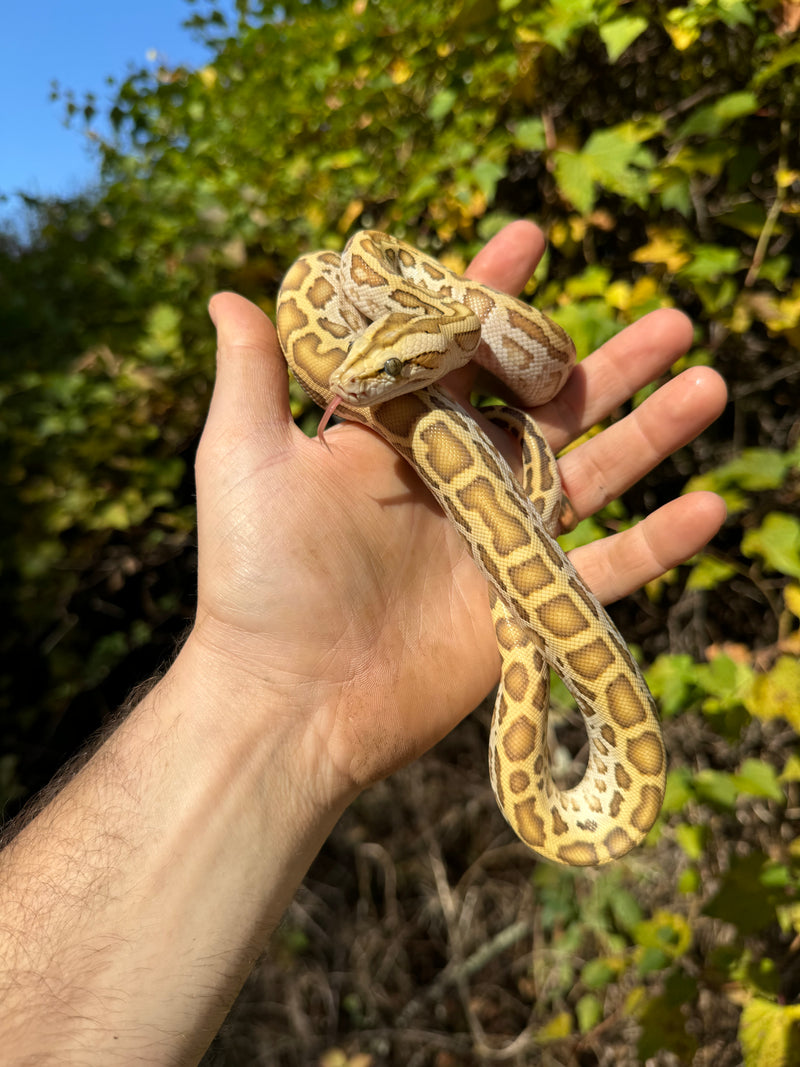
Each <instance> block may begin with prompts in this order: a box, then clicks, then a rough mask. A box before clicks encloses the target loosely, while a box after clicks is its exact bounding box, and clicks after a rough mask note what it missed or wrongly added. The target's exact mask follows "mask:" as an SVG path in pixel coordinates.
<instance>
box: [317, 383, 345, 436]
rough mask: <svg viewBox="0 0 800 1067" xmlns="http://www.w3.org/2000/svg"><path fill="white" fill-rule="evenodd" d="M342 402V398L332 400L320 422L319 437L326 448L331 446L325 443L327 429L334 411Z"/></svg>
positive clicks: (336, 397)
mask: <svg viewBox="0 0 800 1067" xmlns="http://www.w3.org/2000/svg"><path fill="white" fill-rule="evenodd" d="M341 402H342V397H340V396H335V397H334V398H333V400H331V402H330V404H328V406H327V407H326V408H325V410H324V411H323V413H322V418H321V419H320V420H319V426H318V427H317V437H318V438H319V439H320V441H321V442H322V444H323V445H326V447H329V446H328V445H327V444H326V442H325V427H326V426H327V425H328V423H329V422H330V421H331V417H332V415H333V413H334V411H335V410H336V409H337V408H338V406H339V405H340V404H341Z"/></svg>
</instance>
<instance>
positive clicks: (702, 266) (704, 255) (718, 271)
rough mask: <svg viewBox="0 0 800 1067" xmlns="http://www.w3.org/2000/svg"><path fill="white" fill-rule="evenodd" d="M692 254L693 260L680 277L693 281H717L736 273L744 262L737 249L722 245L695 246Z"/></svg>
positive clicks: (682, 269) (680, 273)
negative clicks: (726, 275) (723, 276)
mask: <svg viewBox="0 0 800 1067" xmlns="http://www.w3.org/2000/svg"><path fill="white" fill-rule="evenodd" d="M690 254H691V260H690V261H689V263H687V264H686V266H685V267H681V268H680V270H679V271H678V275H679V276H680V277H682V278H689V279H691V280H692V281H707V282H713V281H716V280H717V279H718V278H720V277H721V276H722V275H725V274H733V273H735V272H736V270H737V269H738V268H739V265H740V263H741V261H742V256H741V253H740V252H739V251H738V250H737V249H735V248H723V247H722V246H721V245H694V246H693V247H692V248H691V249H690Z"/></svg>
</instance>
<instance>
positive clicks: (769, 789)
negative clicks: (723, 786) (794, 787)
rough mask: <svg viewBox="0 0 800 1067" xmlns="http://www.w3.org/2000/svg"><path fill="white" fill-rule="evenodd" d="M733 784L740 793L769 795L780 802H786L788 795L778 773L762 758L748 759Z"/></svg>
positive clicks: (758, 795)
mask: <svg viewBox="0 0 800 1067" xmlns="http://www.w3.org/2000/svg"><path fill="white" fill-rule="evenodd" d="M733 784H734V785H735V786H736V788H737V789H738V790H739V792H740V793H744V794H746V795H747V796H751V797H767V798H769V799H770V800H776V801H778V803H780V804H784V803H786V797H785V795H784V792H783V790H782V789H781V787H780V784H779V782H778V774H777V771H776V770H775V768H774V767H773V766H772V765H771V764H770V763H764V762H763V761H762V760H757V759H747V760H745V761H744V763H743V764H742V766H741V768H740V770H739V771H738V773H737V774H734V776H733Z"/></svg>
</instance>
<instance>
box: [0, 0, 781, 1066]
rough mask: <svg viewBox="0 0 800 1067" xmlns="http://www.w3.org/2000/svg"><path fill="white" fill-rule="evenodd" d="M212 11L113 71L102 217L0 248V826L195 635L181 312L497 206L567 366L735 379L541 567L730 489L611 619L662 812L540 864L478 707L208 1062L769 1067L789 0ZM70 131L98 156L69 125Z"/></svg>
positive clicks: (330, 880) (361, 822)
mask: <svg viewBox="0 0 800 1067" xmlns="http://www.w3.org/2000/svg"><path fill="white" fill-rule="evenodd" d="M238 10H239V14H240V17H239V22H238V24H237V25H235V26H233V25H228V24H226V22H225V19H224V17H223V16H222V14H221V13H220V12H219V11H217V10H216V9H215V7H214V5H213V3H206V4H204V5H200V4H190V5H189V6H187V17H188V18H189V19H190V21H191V23H192V24H193V26H194V27H195V29H196V31H197V33H199V34H201V35H203V36H204V38H205V39H207V40H208V41H210V42H211V43H212V45H213V49H214V59H213V60H212V62H210V63H209V64H208V65H207V66H206V67H205V68H203V69H201V70H196V71H191V70H185V69H166V68H165V69H162V70H160V71H159V72H158V74H157V76H153V75H152V74H150V73H147V72H141V73H139V74H134V75H132V76H131V77H129V78H128V79H127V80H126V81H124V82H123V83H121V84H120V85H119V86H118V89H117V93H116V100H115V103H114V106H113V110H112V111H111V113H110V119H111V121H112V123H113V126H114V129H115V131H116V135H115V138H114V140H113V143H112V142H104V141H103V140H102V139H99V140H98V157H99V162H100V163H101V165H102V172H103V186H102V188H101V191H100V192H99V193H97V194H94V195H92V196H91V197H87V198H86V199H84V200H80V199H77V200H71V201H68V202H36V201H30V202H29V207H28V211H29V217H30V225H31V229H30V237H29V238H28V239H27V240H26V241H24V242H21V241H20V240H19V239H17V238H15V237H14V236H13V235H11V234H6V235H5V236H3V237H0V329H2V337H3V340H4V344H3V348H2V352H0V401H1V402H2V406H1V407H0V441H2V449H3V452H2V458H3V462H2V464H1V465H0V479H2V481H1V482H0V509H1V510H0V513H1V514H2V516H3V522H2V527H0V568H2V569H0V608H1V609H2V611H3V615H4V618H5V626H4V629H3V633H2V637H1V638H0V641H2V646H1V651H2V660H3V663H4V665H5V666H4V667H3V670H2V674H1V675H0V702H1V703H0V730H1V731H2V756H0V793H2V796H3V799H4V801H5V803H6V806H7V809H8V810H9V811H10V810H13V809H14V807H15V805H17V804H18V803H19V802H20V801H21V800H22V799H23V798H24V797H25V796H26V795H28V794H29V793H30V792H31V791H32V790H35V789H36V788H37V787H39V786H40V785H41V784H42V783H43V782H44V781H45V780H46V779H47V778H49V777H50V775H51V774H52V772H53V771H54V769H55V768H56V767H57V766H58V765H59V764H60V763H61V762H62V761H63V760H64V758H65V757H66V756H67V755H68V754H69V753H70V752H71V751H73V750H74V749H75V748H76V747H77V746H78V745H79V744H80V743H81V741H82V739H83V738H84V737H85V736H86V734H87V733H89V732H91V731H92V730H93V729H95V728H96V727H97V726H98V725H100V724H101V723H102V722H103V721H104V719H105V718H106V716H108V715H109V714H110V713H111V712H113V710H114V709H115V708H116V707H117V706H118V705H119V703H120V702H121V701H122V700H123V699H124V698H125V696H126V694H127V692H128V691H129V689H130V687H131V686H132V685H133V684H135V683H136V682H138V681H140V680H141V679H142V678H143V677H145V676H147V675H148V674H149V673H151V672H152V671H153V670H155V669H156V668H157V667H158V665H159V664H160V663H161V662H163V660H164V659H165V658H166V657H167V656H169V655H170V653H171V651H172V649H173V648H174V645H175V642H176V640H177V639H178V638H179V636H180V634H181V633H182V632H183V631H184V630H185V627H186V626H187V625H188V622H189V621H190V619H191V617H192V612H193V605H194V584H195V558H194V545H195V533H194V507H193V482H192V458H193V448H194V444H195V442H196V440H197V437H198V434H199V431H200V428H201V426H202V422H203V417H204V412H205V409H206V406H207V403H208V398H209V391H210V388H211V383H212V376H213V336H212V331H211V329H210V325H209V323H208V320H207V317H206V312H205V305H206V301H207V299H208V297H209V296H210V294H211V293H212V292H213V291H215V290H216V289H218V288H222V287H228V288H232V289H235V290H237V291H239V292H241V293H244V294H245V295H247V296H249V297H250V298H251V299H253V300H255V301H256V302H257V303H259V304H260V305H261V306H262V307H263V308H264V309H265V310H266V311H267V312H269V313H271V312H272V311H273V309H274V299H275V295H276V291H277V287H278V284H279V282H280V279H281V277H282V275H283V273H284V271H285V270H286V268H287V267H288V266H289V264H290V263H291V262H292V260H293V259H294V258H295V257H296V256H297V255H298V254H299V253H300V252H302V251H306V250H308V249H313V248H319V247H330V248H340V247H341V246H342V245H343V244H344V242H345V240H346V239H347V237H348V236H349V234H350V233H351V232H353V231H354V230H355V229H359V228H362V227H375V228H380V229H386V230H388V231H391V232H392V233H394V234H396V235H397V236H400V237H403V238H405V239H408V240H410V241H412V242H413V243H415V244H418V245H419V246H420V247H423V248H424V249H425V250H427V251H429V252H431V253H433V254H435V255H438V256H441V257H442V258H444V259H445V260H446V261H447V262H448V264H450V265H451V266H455V267H460V266H463V265H465V264H466V262H467V261H468V259H469V257H470V256H471V255H472V254H474V252H475V251H477V249H478V248H479V247H480V246H481V244H482V242H483V241H485V240H486V239H487V238H488V237H489V236H491V235H492V234H493V233H494V232H496V230H497V229H499V228H500V227H501V226H502V225H503V224H504V223H505V222H506V221H508V220H510V219H511V218H515V217H519V216H527V217H531V218H534V219H535V220H536V221H537V222H539V223H540V224H541V225H542V226H543V227H544V229H545V230H546V231H547V233H548V237H549V242H550V245H549V251H548V254H547V256H546V258H545V261H544V262H543V264H542V266H541V268H540V269H539V270H538V271H537V274H536V277H535V278H534V279H533V280H532V282H531V284H530V285H529V287H528V295H529V296H530V298H531V299H533V300H534V301H535V302H536V304H537V306H539V307H541V308H542V309H543V310H546V311H548V313H549V314H551V315H552V316H553V317H555V318H557V319H558V320H559V321H560V322H561V323H562V324H563V325H564V326H565V328H566V329H567V330H568V331H569V332H570V333H571V334H572V336H573V337H574V338H575V341H576V344H577V347H578V350H579V354H580V355H585V354H586V353H587V352H589V351H590V350H591V349H592V348H594V347H595V346H597V345H598V344H599V343H601V342H602V341H603V340H605V339H607V338H608V337H610V336H612V335H613V334H614V333H615V332H616V331H617V330H619V329H621V328H622V327H623V326H625V325H626V324H627V323H629V322H631V321H633V320H634V319H636V318H637V317H639V316H641V315H643V314H645V313H646V312H647V311H649V310H651V309H653V308H655V307H663V306H675V307H678V308H680V309H682V310H684V311H686V312H687V313H688V314H689V315H690V316H691V317H692V318H693V320H694V322H695V323H696V334H695V342H696V343H695V346H694V348H693V350H692V351H691V353H690V354H689V355H688V356H687V357H685V358H683V359H681V360H680V361H679V363H678V364H677V365H676V366H675V367H674V368H673V373H677V372H678V371H680V370H681V369H683V368H685V367H687V366H690V365H692V364H697V363H705V364H711V365H713V366H715V367H716V368H717V369H718V370H720V371H721V372H722V373H723V374H724V375H725V376H726V378H727V380H728V382H729V386H730V390H731V403H730V405H729V407H728V409H727V410H726V412H725V414H724V416H723V417H722V418H721V419H720V420H719V422H718V423H717V424H716V425H715V426H714V427H713V428H712V429H711V430H710V431H709V432H708V433H706V434H705V435H704V436H703V437H702V438H701V439H700V440H699V441H697V442H695V443H693V444H692V445H690V446H687V447H686V448H685V449H682V450H681V451H680V452H679V453H678V454H677V455H676V456H674V457H672V458H671V459H670V460H669V461H667V462H666V463H665V464H663V465H662V466H661V467H660V468H659V469H658V470H657V471H656V472H654V474H653V475H651V476H650V477H648V478H647V479H645V480H644V481H643V482H642V483H641V484H640V485H639V486H637V487H636V488H635V490H633V491H632V492H630V493H628V494H626V496H625V497H624V499H622V500H619V501H615V502H614V503H613V504H612V505H610V506H609V507H608V508H606V509H604V511H603V512H602V513H601V514H600V515H598V516H596V517H595V518H593V519H591V520H587V521H586V522H584V523H582V524H581V525H580V527H579V528H578V530H577V531H575V533H573V534H572V535H571V536H570V538H568V539H565V541H566V543H567V544H568V545H574V544H576V543H580V542H582V541H583V542H585V541H587V540H589V539H592V538H596V537H602V536H605V535H606V534H608V533H610V532H613V531H615V530H619V529H621V528H624V526H626V525H627V524H629V523H633V522H635V521H636V520H637V518H639V517H641V516H642V515H644V514H646V513H647V512H649V511H651V510H653V509H654V508H655V507H657V506H658V505H659V504H660V503H662V502H664V501H665V500H666V499H668V498H670V497H672V496H673V495H675V494H676V493H678V492H681V491H683V490H684V489H685V488H687V487H691V486H704V487H709V488H713V489H716V490H717V491H718V492H721V493H723V495H724V496H725V498H726V501H727V503H728V506H729V520H728V522H727V524H726V526H725V528H724V530H723V531H722V533H721V535H720V536H719V538H718V539H717V540H716V541H715V542H714V545H713V546H712V548H711V549H710V550H709V551H708V552H707V553H705V554H704V555H703V556H701V557H699V558H698V559H696V560H693V561H692V562H691V564H690V565H688V566H686V567H682V568H679V569H677V570H676V571H674V572H672V573H670V574H669V575H667V576H666V578H664V579H662V580H660V581H658V582H654V583H652V585H651V586H649V587H648V588H647V589H645V590H643V591H642V592H641V593H640V594H638V595H637V596H636V597H632V598H630V599H629V600H627V601H626V602H625V603H623V604H621V605H617V606H616V607H615V608H614V614H615V617H616V619H617V621H618V622H619V623H620V625H621V627H622V629H623V632H624V633H625V635H626V637H627V638H628V639H629V640H630V641H631V642H632V643H633V644H634V645H635V646H636V647H637V648H638V649H639V651H640V652H641V656H642V658H643V661H644V663H645V664H646V665H647V667H648V678H649V681H650V683H651V686H652V688H653V691H654V693H655V695H656V697H657V699H658V701H659V705H660V708H661V711H662V714H663V716H664V718H665V728H666V735H667V743H668V749H669V752H670V761H671V762H670V766H671V772H670V779H669V790H668V797H667V802H666V804H665V809H664V814H663V816H662V818H661V820H660V822H659V824H658V826H657V828H656V830H655V831H654V832H653V834H652V835H651V839H650V841H649V843H648V846H647V847H645V848H644V849H642V850H640V851H639V852H637V853H636V855H634V856H632V857H630V858H628V859H626V860H625V861H623V862H622V863H620V864H618V865H616V866H615V867H614V868H613V869H612V870H610V871H603V872H600V873H598V872H590V871H586V872H577V873H576V872H572V871H561V870H556V869H554V868H551V867H548V866H546V865H544V864H537V863H535V862H534V861H533V860H532V859H531V857H530V855H529V854H527V853H526V852H525V850H524V849H523V848H522V846H520V845H518V844H515V843H514V841H513V839H512V837H511V835H510V832H509V831H507V830H506V828H505V825H504V823H503V820H502V818H501V816H500V815H499V813H498V812H497V811H496V808H495V806H494V802H493V799H492V796H491V792H490V790H489V787H488V780H487V774H486V770H485V748H486V740H487V736H488V712H487V711H486V710H480V711H479V712H478V713H476V715H475V716H473V717H472V718H471V719H470V720H468V721H467V722H465V723H464V724H463V725H462V726H461V727H460V728H459V729H458V730H457V731H456V732H455V733H454V734H453V735H452V736H451V737H450V738H448V739H447V741H446V742H444V743H443V744H442V745H441V746H439V748H438V749H437V750H436V751H435V752H434V753H432V754H430V755H429V756H428V757H427V758H426V759H424V760H422V761H420V762H419V763H418V764H416V765H415V766H414V767H411V768H408V769H407V770H406V771H404V772H403V773H402V774H401V775H398V776H397V777H396V778H395V779H393V780H392V781H390V782H387V783H384V784H382V785H381V786H379V787H377V788H375V789H373V790H371V791H370V793H369V794H368V795H366V796H364V797H363V798H361V799H360V801H359V802H358V803H357V804H356V805H354V807H353V808H352V809H351V811H350V812H348V814H347V816H346V817H345V819H344V820H343V821H342V823H341V824H340V826H339V827H338V828H337V830H336V832H335V833H334V835H333V836H332V838H331V840H330V842H329V843H328V845H327V846H326V848H325V850H324V851H323V853H322V854H321V856H320V857H319V859H318V861H317V863H316V864H315V866H314V868H313V869H312V871H311V873H310V875H309V877H308V879H307V881H306V883H305V885H304V887H303V890H302V891H301V893H300V894H299V895H298V898H297V900H296V902H295V903H294V905H293V906H292V908H291V910H290V912H289V914H288V916H287V918H286V920H285V922H284V924H283V926H282V928H281V930H280V931H279V933H278V935H277V936H276V939H275V943H274V945H273V946H272V950H271V951H270V953H269V955H268V957H267V959H266V960H265V962H264V964H263V966H262V967H260V968H259V969H258V970H257V971H256V972H255V973H254V976H253V978H252V980H251V982H250V983H249V985H248V987H247V989H246V990H245V992H244V994H243V996H242V997H241V998H240V1001H239V1003H238V1004H237V1006H236V1008H235V1009H234V1012H233V1013H232V1017H231V1020H230V1022H229V1024H228V1026H227V1027H226V1029H225V1030H224V1031H223V1033H222V1034H221V1035H220V1037H219V1039H218V1040H217V1042H216V1043H215V1046H214V1048H213V1049H212V1050H211V1051H210V1052H209V1055H208V1062H209V1063H211V1062H214V1063H224V1064H234V1063H236V1064H238V1063H242V1064H250V1063H263V1064H270V1065H272V1064H275V1065H284V1064H285V1065H293V1064H321V1065H323V1067H346V1065H348V1064H349V1065H350V1067H370V1065H372V1067H377V1065H379V1064H395V1063H398V1064H399V1063H403V1064H406V1063H408V1064H416V1065H427V1064H431V1065H435V1067H449V1065H451V1064H468V1065H471V1064H483V1063H489V1062H494V1060H495V1059H498V1058H501V1059H502V1061H503V1062H507V1063H511V1064H529V1063H542V1064H580V1065H585V1064H623V1065H625V1064H637V1063H643V1062H645V1061H647V1062H649V1063H654V1064H659V1065H661V1064H663V1065H671V1064H676V1063H680V1064H684V1063H686V1064H697V1065H702V1064H707V1063H711V1062H712V1061H713V1062H714V1063H715V1064H719V1065H722V1067H725V1065H727V1064H738V1063H746V1064H748V1065H759V1067H761V1065H764V1067H766V1065H770V1067H773V1065H782V1064H786V1065H789V1064H798V1063H800V1037H799V1036H798V1034H799V1033H800V1002H798V995H799V994H800V902H799V901H798V898H797V889H798V884H800V871H799V870H798V864H799V863H800V844H798V840H797V837H796V824H797V817H798V813H800V789H799V788H798V782H799V781H800V753H798V749H797V734H798V731H800V660H799V659H798V653H800V636H799V633H798V630H799V628H800V623H799V621H798V620H799V619H800V518H799V517H798V512H800V508H799V507H798V501H799V500H800V415H799V414H798V399H799V398H800V361H799V360H798V350H799V349H800V242H799V241H798V226H799V221H798V220H799V219H800V144H799V142H798V132H797V131H798V129H799V128H800V39H799V38H798V32H797V31H798V26H799V25H800V8H799V6H798V4H797V3H796V2H794V0H784V2H783V3H780V2H772V0H763V2H743V0H741V2H740V0H688V2H685V3H682V4H676V6H672V5H671V4H662V3H641V2H639V0H632V2H629V3H620V2H618V0H551V2H550V3H542V4H535V5H532V4H529V3H526V2H524V0H473V2H470V0H463V2H457V0H456V2H453V3H446V4H440V3H434V4H431V3H424V2H423V0H406V2H404V3H403V4H394V3H391V4H390V3H385V2H369V0H353V2H348V3H345V2H340V0H299V2H298V0H287V2H285V3H281V4H272V3H268V2H255V0H254V2H252V3H251V2H248V0H242V2H241V3H239V4H238ZM66 106H67V107H68V108H69V109H70V111H71V112H72V113H73V115H74V120H75V122H76V123H86V124H88V126H89V127H90V128H91V126H92V123H93V121H94V117H95V116H94V104H93V102H92V101H86V102H85V103H81V102H77V101H75V100H73V99H68V100H67V101H66ZM644 395H646V391H645V392H643V394H642V395H639V396H637V397H636V398H635V399H634V403H638V402H640V401H641V400H642V399H643V396H644ZM292 399H293V404H294V410H295V414H296V417H297V418H298V420H299V421H300V422H301V424H302V425H303V426H304V428H306V429H309V430H312V429H313V427H314V424H315V418H316V415H315V413H314V412H313V410H312V409H311V407H310V405H309V404H308V403H307V401H305V400H304V398H303V397H302V395H301V394H300V392H299V391H297V390H296V389H295V387H292ZM623 413H624V412H620V413H618V414H623ZM557 698H558V701H559V706H560V710H561V712H562V715H561V719H560V724H559V727H558V731H557V736H556V738H555V742H556V744H557V745H558V752H559V753H560V754H561V758H562V760H563V761H564V762H568V761H569V759H570V758H571V757H570V755H569V752H570V751H571V750H572V749H574V748H575V738H577V737H580V731H579V729H578V728H577V724H576V717H575V714H574V711H573V710H572V709H571V708H570V706H569V701H568V699H567V696H566V694H565V693H564V692H563V691H557ZM498 1050H505V1051H498Z"/></svg>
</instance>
